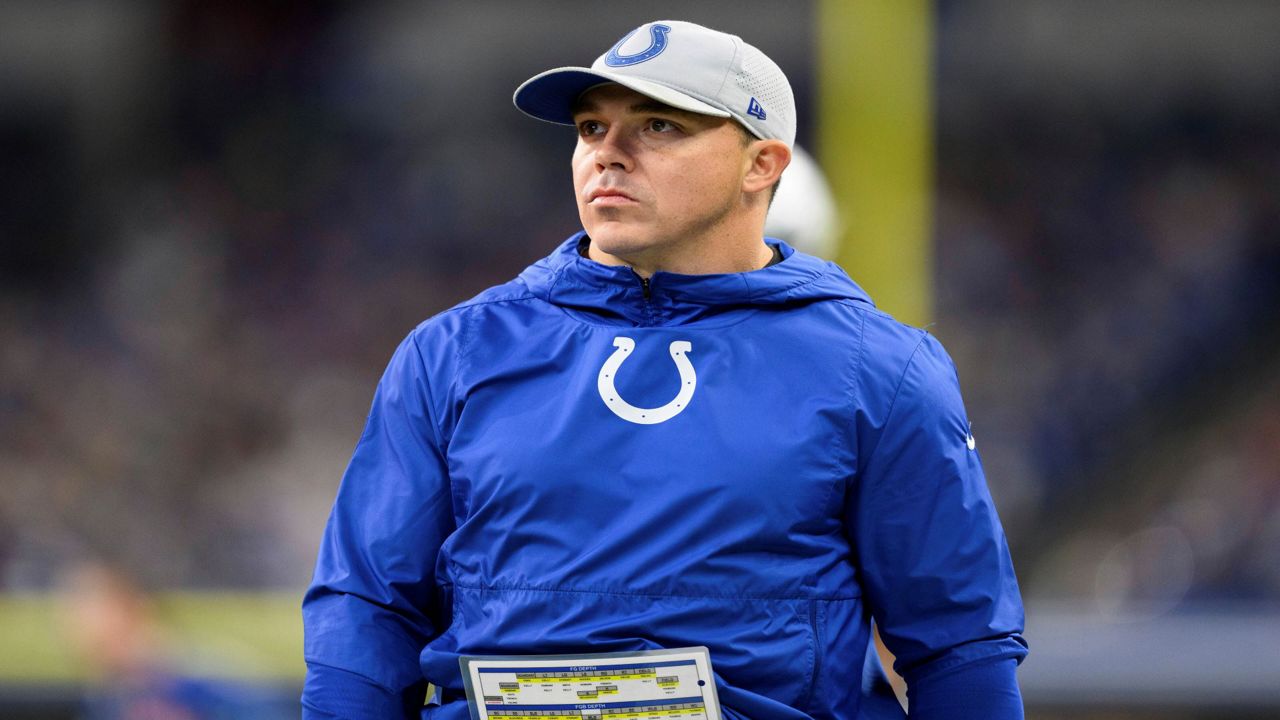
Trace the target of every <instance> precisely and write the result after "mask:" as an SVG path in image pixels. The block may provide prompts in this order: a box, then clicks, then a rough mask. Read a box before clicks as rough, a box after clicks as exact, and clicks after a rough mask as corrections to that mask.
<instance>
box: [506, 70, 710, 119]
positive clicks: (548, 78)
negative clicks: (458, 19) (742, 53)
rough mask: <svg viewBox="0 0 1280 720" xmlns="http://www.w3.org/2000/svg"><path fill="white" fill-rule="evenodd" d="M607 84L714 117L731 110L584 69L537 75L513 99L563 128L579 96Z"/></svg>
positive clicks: (643, 82)
mask: <svg viewBox="0 0 1280 720" xmlns="http://www.w3.org/2000/svg"><path fill="white" fill-rule="evenodd" d="M608 82H613V83H618V84H619V85H622V86H623V87H627V88H630V89H632V90H635V91H636V92H638V93H640V94H641V95H645V96H647V97H651V98H653V99H654V100H657V101H658V102H661V103H665V104H667V105H670V106H672V107H674V108H679V109H680V110H687V111H689V112H695V113H700V114H702V115H714V116H715V117H729V112H728V111H726V110H721V109H720V108H717V107H715V106H714V105H708V104H707V103H704V102H702V101H701V100H698V99H697V98H694V97H691V96H689V95H686V94H684V93H682V92H680V91H679V90H673V89H671V88H669V87H667V86H666V85H660V84H658V83H655V82H650V81H649V80H642V79H640V78H637V77H633V76H630V75H623V74H621V73H612V72H608V71H602V70H593V69H591V68H584V67H562V68H555V69H553V70H548V71H546V72H544V73H539V74H537V75H534V76H533V77H531V78H529V79H528V80H525V81H524V83H522V84H521V85H520V87H518V88H516V92H515V95H514V96H513V97H512V100H513V101H514V102H515V104H516V107H517V108H519V109H520V111H521V112H523V113H525V114H526V115H529V116H532V117H535V118H537V119H539V120H546V121H547V122H553V123H558V124H560V125H572V124H573V106H574V103H576V102H577V101H578V97H579V96H581V95H582V93H584V92H586V91H587V90H588V89H590V88H593V87H595V86H597V85H600V84H602V83H608Z"/></svg>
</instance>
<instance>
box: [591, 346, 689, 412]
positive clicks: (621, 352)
mask: <svg viewBox="0 0 1280 720" xmlns="http://www.w3.org/2000/svg"><path fill="white" fill-rule="evenodd" d="M613 346H614V347H615V348H617V350H614V351H613V354H612V355H610V356H609V359H608V360H605V361H604V367H602V368H600V374H599V375H598V376H597V377H596V388H597V389H598V390H599V391H600V398H601V399H602V400H604V405H605V407H607V408H609V409H610V410H612V411H613V414H614V415H617V416H618V417H620V418H622V419H623V420H626V421H627V422H633V423H635V424H637V425H656V424H658V423H662V422H666V421H668V420H670V419H671V418H673V417H675V416H677V415H679V414H680V413H681V412H684V409H685V408H687V407H689V401H690V400H691V399H693V391H694V390H695V389H697V387H698V376H697V373H695V372H694V371H693V364H692V363H690V362H689V358H687V357H685V355H686V354H687V353H689V352H690V351H691V350H693V344H692V343H690V342H689V341H687V340H676V341H675V342H673V343H671V345H670V347H669V348H668V351H669V352H670V353H671V359H672V360H674V361H675V363H676V369H677V370H679V371H680V392H678V393H676V396H675V399H673V400H672V401H671V402H669V403H667V404H666V405H663V406H662V407H657V408H638V407H636V406H634V405H632V404H631V403H629V402H627V401H626V400H623V399H622V397H621V396H620V395H618V391H617V389H616V388H615V387H614V385H613V380H614V378H615V377H616V376H617V375H618V368H619V367H622V363H623V361H625V360H626V359H627V358H628V357H630V356H631V352H632V351H633V350H635V349H636V341H635V340H632V339H631V338H629V337H621V336H619V337H616V338H614V339H613Z"/></svg>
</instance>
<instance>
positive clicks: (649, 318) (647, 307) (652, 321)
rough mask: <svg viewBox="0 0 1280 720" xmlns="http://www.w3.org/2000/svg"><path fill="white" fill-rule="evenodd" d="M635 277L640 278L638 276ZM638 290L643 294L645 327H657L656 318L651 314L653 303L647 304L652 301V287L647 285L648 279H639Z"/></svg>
mask: <svg viewBox="0 0 1280 720" xmlns="http://www.w3.org/2000/svg"><path fill="white" fill-rule="evenodd" d="M636 277H640V275H639V274H637V275H636ZM640 290H641V292H643V293H644V317H645V321H644V324H645V325H657V324H658V322H657V320H658V319H657V316H656V315H655V314H654V312H653V303H651V302H649V301H650V300H652V299H653V287H652V286H651V285H650V284H649V278H647V277H640Z"/></svg>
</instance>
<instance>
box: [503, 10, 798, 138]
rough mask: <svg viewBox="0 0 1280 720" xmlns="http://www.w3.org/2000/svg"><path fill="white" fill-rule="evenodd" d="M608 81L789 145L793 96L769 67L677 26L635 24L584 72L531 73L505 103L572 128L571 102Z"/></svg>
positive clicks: (706, 33) (729, 40)
mask: <svg viewBox="0 0 1280 720" xmlns="http://www.w3.org/2000/svg"><path fill="white" fill-rule="evenodd" d="M610 82H613V83H618V84H619V85H622V86H625V87H628V88H630V89H632V90H634V91H636V92H638V93H640V94H642V95H647V96H648V97H651V98H653V99H654V100H657V101H659V102H663V103H666V104H667V105H671V106H672V107H676V108H680V109H681V110H688V111H690V112H695V113H702V114H704V115H714V116H716V117H730V118H733V119H734V120H736V121H738V122H739V123H740V124H741V125H742V126H743V127H745V128H746V129H747V130H748V131H749V132H750V133H751V134H752V135H755V136H756V137H758V138H761V139H766V140H781V141H783V142H785V143H786V144H787V146H788V147H790V146H791V145H793V144H794V143H795V139H796V103H795V98H794V97H793V96H792V94H791V83H789V82H787V76H786V75H784V74H783V73H782V69H781V68H779V67H778V65H777V63H775V62H773V61H772V60H770V59H769V57H768V56H767V55H765V54H764V53H762V52H760V51H759V50H758V49H756V48H755V47H753V46H751V45H748V44H747V43H746V42H743V40H742V38H740V37H738V36H737V35H730V34H728V33H722V32H719V31H717V30H712V29H711V28H706V27H703V26H701V25H695V24H694V23H689V22H682V21H680V20H659V21H656V22H650V23H645V24H644V25H641V26H640V27H638V28H636V29H635V30H632V31H631V32H629V33H627V34H626V35H625V36H624V37H623V38H622V39H621V40H619V41H618V42H617V44H615V45H614V46H613V47H612V48H610V49H609V51H608V52H606V53H605V54H603V55H601V56H600V57H598V58H596V61H595V62H594V63H592V64H591V67H589V68H586V67H559V68H555V69H553V70H548V71H546V72H544V73H539V74H537V75H534V76H533V77H531V78H529V79H528V80H526V81H524V83H523V84H521V85H520V87H518V88H516V92H515V96H514V98H513V100H514V101H515V104H516V107H517V108H519V109H520V110H521V111H522V112H524V113H526V114H528V115H531V116H533V117H535V118H538V119H539V120H546V121H547V122H553V123H557V124H560V125H572V124H573V105H574V103H575V102H576V101H577V99H578V97H579V96H581V95H582V93H584V92H586V91H587V90H589V89H591V88H593V87H595V86H597V85H601V84H604V83H610Z"/></svg>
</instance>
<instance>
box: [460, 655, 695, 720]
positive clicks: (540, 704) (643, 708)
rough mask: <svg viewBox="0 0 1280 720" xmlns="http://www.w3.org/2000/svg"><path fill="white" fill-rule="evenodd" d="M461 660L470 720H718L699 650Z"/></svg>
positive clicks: (511, 656) (497, 656)
mask: <svg viewBox="0 0 1280 720" xmlns="http://www.w3.org/2000/svg"><path fill="white" fill-rule="evenodd" d="M459 662H460V663H461V665H462V678H463V682H464V684H465V685H466V690H467V701H468V702H469V703H470V705H471V717H472V718H473V719H474V720H570V719H571V718H572V719H573V720H577V719H578V718H588V719H589V720H667V719H668V718H670V719H672V720H675V719H676V718H679V720H720V704H719V701H718V700H717V698H716V684H715V680H714V678H713V676H712V674H711V656H710V655H709V654H708V652H707V649H706V648H705V647H692V648H675V649H670V650H647V651H642V652H633V653H589V654H582V655H485V656H474V655H470V656H463V657H462V658H460V659H459Z"/></svg>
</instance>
